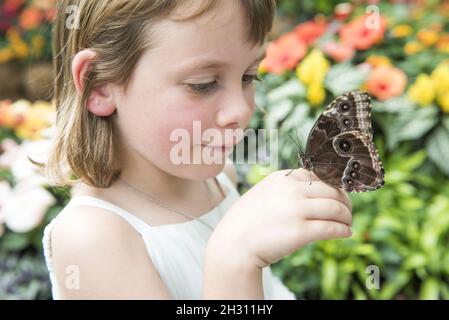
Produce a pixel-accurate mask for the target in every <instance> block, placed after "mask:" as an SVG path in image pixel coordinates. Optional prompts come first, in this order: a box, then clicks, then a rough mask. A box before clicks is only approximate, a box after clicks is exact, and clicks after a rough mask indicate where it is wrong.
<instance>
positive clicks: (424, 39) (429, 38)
mask: <svg viewBox="0 0 449 320" xmlns="http://www.w3.org/2000/svg"><path fill="white" fill-rule="evenodd" d="M416 38H417V39H418V40H419V41H421V43H423V44H424V45H425V46H427V47H430V46H432V45H434V44H435V43H436V42H437V41H438V38H439V36H438V32H436V31H434V30H421V31H419V32H418V33H417V35H416Z"/></svg>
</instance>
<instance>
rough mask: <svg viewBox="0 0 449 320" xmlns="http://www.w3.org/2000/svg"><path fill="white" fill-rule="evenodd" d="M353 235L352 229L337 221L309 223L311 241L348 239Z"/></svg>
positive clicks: (313, 221) (308, 234) (308, 232)
mask: <svg viewBox="0 0 449 320" xmlns="http://www.w3.org/2000/svg"><path fill="white" fill-rule="evenodd" d="M351 235H352V230H351V228H350V227H348V226H347V225H345V224H344V223H338V222H335V221H320V220H310V221H307V238H308V239H309V241H317V240H330V239H335V238H348V237H350V236H351Z"/></svg>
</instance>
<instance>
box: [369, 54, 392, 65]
mask: <svg viewBox="0 0 449 320" xmlns="http://www.w3.org/2000/svg"><path fill="white" fill-rule="evenodd" d="M366 62H367V63H368V64H369V65H370V66H371V67H373V68H376V67H379V66H381V65H384V66H385V65H388V66H389V65H391V61H390V59H388V58H387V57H385V56H378V55H371V56H369V57H368V58H366Z"/></svg>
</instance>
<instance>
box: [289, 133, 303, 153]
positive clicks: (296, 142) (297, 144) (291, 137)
mask: <svg viewBox="0 0 449 320" xmlns="http://www.w3.org/2000/svg"><path fill="white" fill-rule="evenodd" d="M288 136H289V137H290V139H292V140H293V142H294V143H295V144H296V146H297V147H298V148H299V151H301V146H300V145H299V143H298V141H296V140H295V138H293V136H292V135H290V134H289V135H288Z"/></svg>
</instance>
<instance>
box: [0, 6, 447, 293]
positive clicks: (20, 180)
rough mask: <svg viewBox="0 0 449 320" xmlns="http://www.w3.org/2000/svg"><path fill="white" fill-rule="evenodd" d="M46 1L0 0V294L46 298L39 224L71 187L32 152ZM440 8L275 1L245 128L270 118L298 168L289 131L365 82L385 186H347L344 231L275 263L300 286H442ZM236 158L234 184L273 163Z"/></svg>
mask: <svg viewBox="0 0 449 320" xmlns="http://www.w3.org/2000/svg"><path fill="white" fill-rule="evenodd" d="M54 2H55V1H52V0H46V1H37V0H35V1H26V0H6V1H3V2H2V3H1V4H0V83H1V86H0V299H48V298H50V286H49V280H48V276H47V274H46V270H45V265H44V261H43V257H42V245H41V239H42V232H43V228H44V227H45V225H46V224H47V223H48V222H49V221H50V220H51V219H52V218H53V217H55V216H56V215H57V214H58V212H59V211H60V210H61V209H62V208H63V207H64V206H65V204H66V203H67V202H68V200H69V197H70V190H69V189H68V188H66V189H64V188H53V187H51V186H49V185H48V183H47V182H46V180H45V179H44V178H43V177H42V175H41V174H40V173H39V172H38V170H37V169H36V168H35V167H34V166H33V165H32V164H31V162H30V161H29V159H28V157H31V158H33V159H34V160H39V159H45V157H46V150H47V148H48V146H49V141H50V139H51V137H52V130H53V125H54V122H55V106H54V105H53V103H52V100H51V81H52V79H51V77H49V75H51V74H52V73H51V72H52V70H51V45H50V40H51V21H52V19H53V17H54V9H53V8H54ZM448 15H449V2H448V1H424V0H421V1H420V0H416V1H352V2H342V1H332V0H331V1H322V0H321V1H320V0H319V1H311V0H310V1H307V0H306V1H297V0H280V1H278V14H277V17H276V21H275V25H274V28H273V31H272V33H271V34H270V39H269V40H270V42H269V46H268V48H267V57H266V59H265V60H264V61H263V63H262V65H261V67H260V70H259V71H260V75H261V78H262V81H261V82H260V83H258V84H257V90H256V102H257V106H258V109H257V111H256V113H255V115H254V117H253V119H252V121H251V124H250V125H251V127H253V128H265V129H270V128H276V129H278V130H279V156H280V160H281V161H280V167H282V168H287V167H288V168H291V167H295V166H296V165H297V152H298V148H297V146H296V145H295V143H293V141H292V140H291V139H290V137H289V136H291V135H293V136H296V135H297V134H298V138H299V140H300V143H301V144H302V145H303V146H304V145H305V142H306V139H307V136H308V133H309V131H310V129H311V128H312V125H313V124H314V122H315V120H316V118H317V117H318V115H319V114H320V113H321V111H322V110H323V108H324V107H325V105H326V104H327V103H329V102H330V101H331V100H332V99H334V98H335V97H336V96H338V95H340V94H342V93H344V92H346V91H348V90H354V89H361V90H365V91H367V92H368V93H369V94H370V95H371V96H372V97H373V98H374V99H373V109H372V117H373V128H374V138H375V143H376V145H377V147H378V149H379V152H380V155H381V158H382V162H383V163H384V166H385V170H386V177H385V180H386V184H385V186H384V187H383V188H382V189H380V190H378V191H375V192H369V193H363V194H356V195H351V197H352V199H353V203H354V208H353V214H354V227H353V229H354V236H353V237H352V238H351V239H345V240H332V241H323V242H319V243H314V244H310V245H308V246H306V247H304V248H303V249H301V250H299V251H297V252H295V253H294V254H292V255H291V256H289V257H287V258H286V259H283V260H282V261H280V262H279V263H277V264H276V265H274V266H273V270H274V272H275V273H277V274H278V275H279V276H280V277H282V278H283V279H284V282H285V283H286V284H287V285H288V286H289V287H290V288H291V290H293V291H294V292H295V293H296V295H297V297H298V298H305V299H309V298H326V299H420V298H421V299H448V298H449V251H448V250H447V249H446V244H447V243H448V241H449V179H448V177H449V22H448V21H449V19H448ZM237 169H238V171H239V187H240V190H241V192H242V193H243V192H245V191H246V190H247V189H248V188H250V187H251V186H252V185H254V184H255V183H257V182H258V181H260V180H261V179H262V178H263V177H264V176H266V175H267V174H268V173H269V172H270V171H271V170H273V169H272V168H270V167H269V166H267V165H263V164H256V165H241V166H237ZM373 265H374V266H376V267H377V268H378V270H379V276H380V279H379V280H380V283H379V288H372V287H370V285H369V283H368V282H369V279H371V278H369V276H370V271H369V270H371V269H370V266H373Z"/></svg>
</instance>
